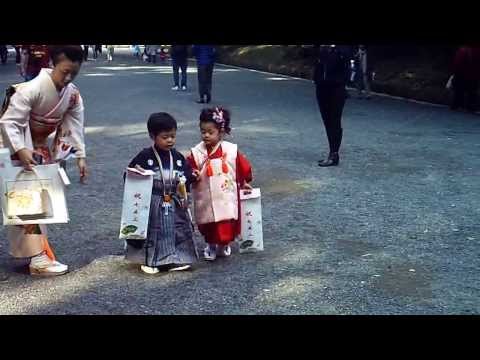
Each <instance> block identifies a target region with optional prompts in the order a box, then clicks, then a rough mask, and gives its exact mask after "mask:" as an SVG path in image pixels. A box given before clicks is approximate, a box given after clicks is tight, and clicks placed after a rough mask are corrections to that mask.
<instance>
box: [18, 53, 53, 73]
mask: <svg viewBox="0 0 480 360" xmlns="http://www.w3.org/2000/svg"><path fill="white" fill-rule="evenodd" d="M49 67H50V51H49V49H48V46H47V45H23V47H22V52H21V60H20V75H21V76H22V77H23V78H25V81H30V80H32V79H34V78H35V77H36V76H37V75H38V74H39V73H40V70H41V69H43V68H49Z"/></svg>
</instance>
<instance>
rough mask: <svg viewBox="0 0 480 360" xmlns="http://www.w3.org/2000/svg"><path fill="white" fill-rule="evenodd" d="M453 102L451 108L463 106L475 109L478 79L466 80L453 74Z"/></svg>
mask: <svg viewBox="0 0 480 360" xmlns="http://www.w3.org/2000/svg"><path fill="white" fill-rule="evenodd" d="M452 85H453V102H452V105H451V108H452V109H454V110H455V109H458V108H465V109H467V110H469V111H475V110H476V107H477V97H478V87H479V81H478V80H467V79H463V78H461V77H458V76H455V77H454V78H453V84H452Z"/></svg>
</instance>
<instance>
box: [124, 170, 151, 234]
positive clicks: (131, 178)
mask: <svg viewBox="0 0 480 360" xmlns="http://www.w3.org/2000/svg"><path fill="white" fill-rule="evenodd" d="M154 174H155V173H154V172H153V171H151V170H145V171H143V172H142V171H139V170H137V169H133V168H127V172H126V177H125V190H124V193H123V204H122V220H121V225H120V235H119V238H120V239H132V240H143V239H146V238H147V231H148V218H149V215H150V200H151V198H152V185H153V175H154Z"/></svg>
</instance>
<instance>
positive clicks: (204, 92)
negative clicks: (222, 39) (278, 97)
mask: <svg viewBox="0 0 480 360" xmlns="http://www.w3.org/2000/svg"><path fill="white" fill-rule="evenodd" d="M192 51H193V54H194V55H195V58H196V59H197V73H198V92H199V95H200V99H199V100H198V101H197V103H199V104H204V103H207V104H208V103H209V102H210V101H211V100H212V74H213V66H214V64H215V55H216V50H215V47H214V46H213V45H193V47H192Z"/></svg>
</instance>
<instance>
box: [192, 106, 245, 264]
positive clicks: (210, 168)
mask: <svg viewBox="0 0 480 360" xmlns="http://www.w3.org/2000/svg"><path fill="white" fill-rule="evenodd" d="M230 130H231V129H230V113H229V111H228V110H226V109H223V108H218V107H217V108H211V109H204V110H203V111H202V112H201V114H200V133H201V136H202V142H201V143H199V144H198V145H197V146H195V147H194V148H192V149H191V153H190V155H189V156H188V157H187V160H188V161H189V163H190V164H191V166H192V168H193V169H194V170H193V174H194V176H196V177H197V182H195V183H193V184H192V194H193V198H194V209H195V221H196V224H197V226H198V230H199V231H200V233H201V234H202V235H203V236H204V238H205V241H206V242H207V244H208V245H207V247H206V248H205V250H204V257H205V259H206V260H208V261H213V260H215V259H216V258H217V255H219V256H225V257H227V256H230V255H231V252H232V250H231V247H230V245H229V244H230V243H231V242H232V241H234V239H235V237H236V236H238V235H239V234H240V230H241V228H240V189H244V190H245V191H246V192H247V193H248V192H250V191H251V189H252V187H251V186H250V185H249V182H251V181H252V168H251V166H250V163H249V161H248V160H247V158H246V157H245V155H243V154H242V153H241V152H240V151H238V149H237V145H236V144H232V143H230V142H227V141H225V140H224V137H225V135H228V134H230Z"/></svg>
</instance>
